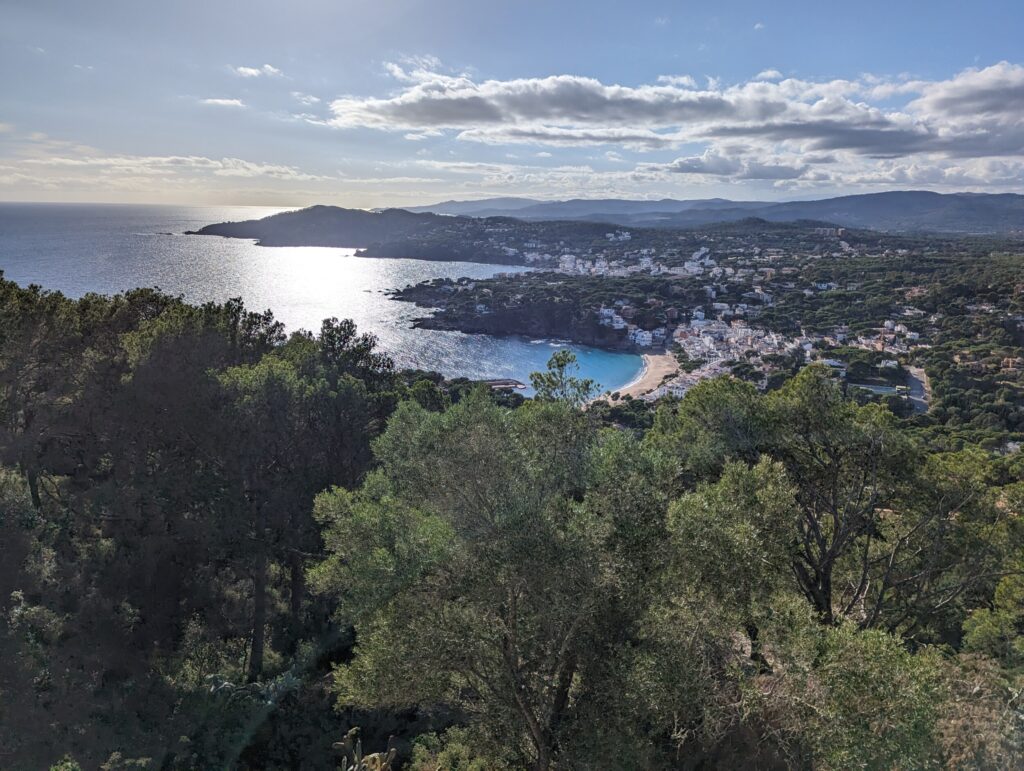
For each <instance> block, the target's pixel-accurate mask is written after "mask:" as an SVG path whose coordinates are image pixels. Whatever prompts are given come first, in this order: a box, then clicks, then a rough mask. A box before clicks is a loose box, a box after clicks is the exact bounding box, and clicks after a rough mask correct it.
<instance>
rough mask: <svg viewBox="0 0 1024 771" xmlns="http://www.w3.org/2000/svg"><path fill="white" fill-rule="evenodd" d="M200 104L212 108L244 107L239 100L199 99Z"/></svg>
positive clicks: (243, 103)
mask: <svg viewBox="0 0 1024 771" xmlns="http://www.w3.org/2000/svg"><path fill="white" fill-rule="evenodd" d="M199 101H200V104H208V105H211V106H213V107H245V102H243V101H242V100H241V99H200V100H199Z"/></svg>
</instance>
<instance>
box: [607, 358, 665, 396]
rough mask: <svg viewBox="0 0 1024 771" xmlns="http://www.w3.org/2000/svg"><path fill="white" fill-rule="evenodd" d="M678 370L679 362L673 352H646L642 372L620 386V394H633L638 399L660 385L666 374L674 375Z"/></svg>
mask: <svg viewBox="0 0 1024 771" xmlns="http://www.w3.org/2000/svg"><path fill="white" fill-rule="evenodd" d="M678 371H679V362H677V361H676V357H675V356H673V355H672V354H671V353H645V354H643V368H642V369H641V370H640V373H639V374H638V375H637V376H636V377H635V378H634V379H633V380H632V381H630V382H629V383H627V384H626V385H624V386H622V387H621V388H619V389H618V393H619V395H620V396H632V397H633V398H634V399H636V398H637V397H640V396H643V395H644V394H646V393H649V392H651V391H653V390H654V389H655V388H657V387H658V386H660V385H661V381H662V380H664V379H665V376H666V375H673V374H675V373H676V372H678Z"/></svg>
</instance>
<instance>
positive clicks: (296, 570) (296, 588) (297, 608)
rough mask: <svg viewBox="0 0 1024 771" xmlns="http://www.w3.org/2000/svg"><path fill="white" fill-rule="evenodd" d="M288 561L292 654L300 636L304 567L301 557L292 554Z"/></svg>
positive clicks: (303, 598) (304, 591)
mask: <svg viewBox="0 0 1024 771" xmlns="http://www.w3.org/2000/svg"><path fill="white" fill-rule="evenodd" d="M289 561H290V566H289V567H290V569H291V576H290V582H289V584H290V586H289V588H290V592H289V597H288V600H289V611H290V613H291V627H292V634H291V638H292V639H291V642H290V645H291V647H292V649H293V650H292V652H294V649H295V648H296V647H298V644H299V638H300V637H301V636H302V603H303V601H304V600H305V598H306V566H305V565H304V564H303V561H302V555H301V554H297V553H294V552H293V553H292V554H291V555H290V557H289Z"/></svg>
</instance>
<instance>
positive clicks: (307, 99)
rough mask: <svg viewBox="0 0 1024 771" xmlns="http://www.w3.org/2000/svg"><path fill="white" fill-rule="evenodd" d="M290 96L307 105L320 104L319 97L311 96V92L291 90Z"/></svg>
mask: <svg viewBox="0 0 1024 771" xmlns="http://www.w3.org/2000/svg"><path fill="white" fill-rule="evenodd" d="M292 98H293V99H295V100H296V101H297V102H301V103H302V104H304V105H307V106H312V105H314V104H320V97H318V96H313V95H312V94H304V93H302V92H301V91H292Z"/></svg>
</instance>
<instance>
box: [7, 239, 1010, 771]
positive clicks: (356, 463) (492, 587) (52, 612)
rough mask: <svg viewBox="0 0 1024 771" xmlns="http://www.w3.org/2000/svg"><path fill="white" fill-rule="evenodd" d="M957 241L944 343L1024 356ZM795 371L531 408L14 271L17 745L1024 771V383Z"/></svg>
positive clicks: (237, 760) (222, 317)
mask: <svg viewBox="0 0 1024 771" xmlns="http://www.w3.org/2000/svg"><path fill="white" fill-rule="evenodd" d="M599 235H600V234H599ZM893 259H894V260H896V262H895V263H893V264H892V265H890V267H891V268H892V273H891V274H884V275H881V274H880V275H878V276H876V277H875V278H871V277H868V278H866V279H864V282H863V283H864V286H865V288H866V289H870V287H869V284H871V282H873V281H878V282H879V283H878V287H881V286H883V285H884V286H886V287H888V288H889V289H892V288H893V287H894V286H901V285H902V284H901V282H904V281H906V280H907V279H908V277H909V276H913V275H917V273H915V272H914V271H917V270H918V268H917V267H915V266H913V265H909V264H904V261H902V259H897V258H893ZM939 262H942V261H941V260H938V258H936V262H935V263H934V264H932V263H929V262H928V261H927V260H926V261H925V263H922V264H923V265H925V267H927V268H928V269H929V270H935V271H936V274H935V275H936V276H937V277H938V278H936V284H935V286H933V287H932V288H931V289H929V290H928V292H929V295H928V297H927V298H925V301H924V303H923V304H927V305H928V307H929V310H930V311H934V312H936V313H938V312H939V311H940V310H941V309H942V308H943V307H947V306H948V307H949V308H952V309H953V310H956V311H957V313H956V314H954V313H953V312H950V313H949V315H948V317H947V318H950V319H952V317H953V316H954V315H955V316H956V319H958V320H956V321H953V320H951V321H949V324H948V329H944V330H943V331H942V334H941V335H940V336H939V338H940V339H939V343H938V346H937V348H938V347H941V346H943V345H947V343H948V344H949V345H952V344H953V343H952V342H949V341H952V340H954V339H959V338H956V337H954V336H955V335H960V334H963V335H966V336H965V337H964V338H963V340H961V341H960V342H962V343H965V344H966V348H968V349H971V350H974V351H978V350H979V348H980V347H984V346H986V345H988V346H990V348H989V349H988V350H987V352H986V354H985V355H986V356H988V355H989V354H991V356H993V357H995V356H1001V355H1002V354H1003V353H1004V352H1005V351H1007V350H1009V349H1011V348H1012V347H1013V345H1014V341H1013V340H1012V339H1011V338H1012V331H1011V330H1003V331H1002V332H998V331H997V330H994V329H993V328H992V327H991V325H989V324H988V323H986V322H983V321H981V320H979V319H978V318H977V317H976V314H975V315H974V316H972V317H971V319H972V320H971V321H970V323H969V324H968V323H966V322H965V321H964V319H965V318H966V316H967V315H968V314H967V313H966V304H967V303H969V302H970V298H971V297H972V293H974V294H977V295H978V297H979V298H981V299H984V300H986V301H991V302H1000V303H1005V301H1006V292H1005V291H1004V289H1003V288H1000V286H996V285H993V286H992V287H989V286H988V285H986V286H984V287H982V286H978V285H977V282H976V281H975V279H974V278H973V277H972V276H969V277H965V278H964V280H963V282H962V284H963V285H962V286H960V285H957V286H955V287H954V286H946V284H945V283H943V281H944V279H942V275H945V274H941V271H947V270H950V267H949V265H948V264H946V263H945V262H942V264H941V265H939V264H938V263H939ZM1014 264H1016V263H1014V261H1013V260H1009V259H1007V260H1006V261H1005V264H1003V262H1001V261H1000V260H994V262H993V263H992V264H991V265H989V267H986V268H985V269H984V275H985V276H987V277H988V279H986V280H989V279H991V280H995V279H1000V280H1003V279H1006V278H1007V277H1008V276H1009V275H1010V268H1011V267H1012V266H1013V265H1014ZM863 267H864V266H863V265H862V266H861V267H860V268H856V269H858V270H859V269H862V268H863ZM875 268H877V269H878V270H882V268H884V265H883V264H882V263H879V264H878V265H875ZM809 270H811V271H812V272H814V271H819V270H824V268H821V267H820V266H812V267H811V268H809ZM851 270H854V268H851ZM814 275H815V276H816V277H817V276H818V274H817V273H815V274H814ZM822 278H824V276H822ZM546 280H547V279H543V280H540V281H538V282H537V285H538V287H539V286H543V285H544V282H545V281H546ZM657 280H658V281H661V279H657ZM651 281H655V278H654V277H647V278H644V279H638V280H637V282H636V287H637V291H638V292H640V291H641V290H642V291H644V292H648V291H651V287H650V286H647V285H646V283H645V282H651ZM572 283H573V288H572V291H581V292H590V291H591V290H593V291H595V292H597V291H598V290H597V289H595V288H594V287H590V288H589V289H588V288H587V284H588V282H587V281H580V282H572ZM946 283H948V282H946ZM641 285H642V286H641ZM659 286H664V287H667V288H666V290H665V291H667V292H668V293H669V294H670V295H671V292H672V289H671V282H663V283H662V284H659ZM544 291H547V290H544ZM562 291H563V290H562V289H555V288H552V289H551V290H550V292H549V295H550V296H555V295H556V294H558V293H559V292H562ZM565 291H566V292H569V291H570V290H569V289H565ZM600 291H602V292H603V291H605V289H600ZM609 291H610V290H609ZM851 291H852V290H851ZM800 294H801V296H802V293H800ZM823 294H826V295H830V294H833V293H832V292H826V293H823ZM836 294H839V295H842V294H844V292H842V291H837V292H836ZM879 294H880V292H875V291H874V289H871V291H870V292H868V291H865V303H866V305H868V306H870V307H869V308H867V310H864V313H865V314H869V313H870V314H875V313H878V312H880V311H881V310H882V308H883V305H884V304H880V302H881V301H880V299H879ZM558 296H561V295H558ZM567 296H568V295H567ZM593 297H594V298H596V297H598V294H594V295H593ZM847 299H849V298H847ZM601 301H602V302H603V301H604V300H601ZM651 307H652V308H654V307H656V306H651ZM889 310H894V309H892V308H888V307H886V308H885V311H886V312H888V311H889ZM861 311H862V308H861V307H860V306H857V308H856V309H854V310H853V311H851V312H852V313H853V314H855V315H856V314H860V313H861ZM960 311H964V312H963V313H960ZM773 312H774V311H770V309H769V312H768V314H767V316H768V319H769V320H771V316H772V313H773ZM838 312H839V309H838V307H831V302H829V303H825V304H821V303H819V304H817V305H814V307H812V308H811V309H810V311H809V313H810V315H809V317H808V323H809V324H827V323H832V320H833V319H832V315H833V314H834V313H838ZM865 318H866V316H865ZM776 321H779V319H776ZM780 323H781V321H780ZM863 323H867V322H866V321H864V322H863ZM942 323H945V322H942ZM946 334H948V335H949V337H948V338H947V337H943V335H946ZM978 335H981V336H982V338H985V336H988V338H987V342H981V343H979V339H980V338H978ZM943 341H945V342H943ZM957 345H960V343H957ZM933 350H935V349H933ZM937 361H938V360H937V359H936V360H935V361H929V362H926V364H927V365H928V366H929V367H930V368H934V367H937V366H939V365H938V363H937ZM770 364H771V366H772V367H774V368H775V370H774V371H775V372H776V373H782V375H784V376H782V377H777V378H774V379H773V380H772V381H771V382H770V384H769V385H770V390H769V392H768V393H760V392H759V391H758V390H757V389H756V388H755V387H753V386H752V385H751V384H749V383H745V382H742V381H740V380H739V379H736V378H719V379H716V380H713V381H707V382H704V383H702V384H700V385H699V386H697V387H695V388H693V389H692V390H691V391H690V392H689V393H688V394H687V395H686V397H685V398H683V399H682V400H680V401H678V402H675V403H672V404H669V405H663V406H661V407H659V408H658V409H657V412H656V413H654V412H653V410H652V408H651V407H650V406H649V405H648V404H647V403H645V402H642V401H638V400H632V399H621V400H617V401H614V403H588V400H589V399H590V397H591V396H592V384H590V383H588V382H587V381H585V380H580V379H579V378H577V377H576V374H575V371H574V365H575V362H574V361H573V359H572V357H571V355H570V354H568V353H567V352H559V353H558V354H556V355H555V356H553V357H552V361H551V363H550V366H549V369H548V371H547V372H544V373H538V375H537V377H536V378H535V379H534V386H535V388H536V391H537V398H536V399H532V400H529V401H525V402H524V400H523V399H522V397H521V396H518V395H511V396H510V395H508V394H500V393H494V392H491V391H490V390H489V389H487V388H483V387H474V386H473V384H471V383H469V382H468V381H463V382H446V381H444V380H443V379H442V378H441V377H440V376H439V375H436V374H430V373H422V372H409V373H402V372H396V371H395V370H394V367H393V366H392V364H391V363H390V361H388V360H387V358H386V357H383V356H382V355H381V354H379V353H378V352H377V351H376V347H375V341H374V340H373V339H372V337H370V336H366V335H361V334H359V333H358V332H357V331H356V329H355V327H354V325H352V324H351V323H350V322H345V321H341V322H339V321H336V320H328V321H326V322H325V323H324V325H323V326H322V327H321V329H320V331H319V332H318V333H317V334H311V333H306V332H297V333H293V334H291V335H290V336H287V337H286V336H285V335H284V332H283V330H282V328H281V326H280V324H278V323H277V322H276V321H275V320H274V319H273V317H272V316H271V315H270V314H266V313H250V312H247V311H246V310H245V309H244V307H243V306H242V305H241V303H240V302H238V301H231V302H228V303H224V304H209V305H204V306H201V307H193V306H189V305H187V304H185V303H183V302H182V301H181V300H180V299H178V298H173V297H167V296H165V295H162V294H160V293H158V292H153V291H138V292H131V293H127V294H125V295H120V296H117V297H113V298H102V297H95V296H90V297H86V298H83V299H82V300H79V301H71V300H68V299H67V298H64V297H61V296H60V295H56V294H50V293H46V292H42V291H41V290H38V289H32V288H30V289H20V288H18V287H15V286H14V285H12V284H9V283H8V282H2V281H0V464H2V465H0V614H2V617H3V623H2V624H0V693H2V704H0V747H2V748H3V753H4V754H3V758H4V761H3V762H4V763H5V764H8V765H11V767H15V768H20V767H26V768H34V767H47V766H48V765H51V764H54V763H56V764H58V765H56V766H54V767H55V768H64V769H65V771H71V769H74V768H78V767H79V765H78V764H79V763H81V766H82V767H90V768H111V769H113V768H137V767H156V766H159V767H161V768H167V769H179V768H180V769H183V768H228V767H238V768H257V767H282V768H284V767H303V768H314V769H325V770H326V769H334V768H336V767H337V765H338V763H339V762H340V761H341V760H342V758H343V761H344V763H345V764H346V766H353V765H354V766H355V767H359V766H366V767H378V768H379V767H382V765H388V764H395V765H397V764H398V763H404V764H406V766H409V767H413V768H417V769H420V770H421V771H428V770H432V769H436V771H440V769H442V768H444V769H465V770H466V771H470V770H472V769H483V768H487V769H491V768H495V769H499V770H500V769H506V768H507V769H511V768H524V767H530V768H532V769H537V770H538V771H539V770H540V769H550V768H555V767H557V768H565V769H573V768H580V769H582V768H624V769H638V770H639V769H669V768H678V767H680V766H681V765H682V766H685V767H703V768H748V767H763V768H767V767H772V768H777V767H801V768H825V769H830V768H835V769H839V768H851V767H853V768H858V767H859V768H931V767H943V766H944V767H950V768H953V767H971V768H973V767H978V768H999V769H1002V768H1007V769H1009V768H1016V767H1019V766H1020V765H1021V760H1022V757H1024V755H1022V753H1024V734H1022V731H1024V728H1022V726H1024V721H1022V719H1021V706H1020V690H1021V686H1022V685H1024V682H1022V680H1021V672H1022V669H1024V651H1022V648H1021V643H1020V640H1021V637H1022V632H1024V626H1022V624H1024V621H1022V616H1021V606H1022V603H1024V599H1022V597H1024V588H1022V583H1021V580H1020V578H1021V570H1022V567H1021V564H1020V554H1021V553H1022V549H1024V525H1022V521H1024V520H1022V519H1021V515H1022V513H1024V487H1022V484H1024V482H1022V480H1024V470H1022V469H1024V467H1022V466H1021V463H1020V462H1019V456H1013V455H1007V456H1005V457H1004V456H998V455H996V454H994V453H993V452H992V451H991V450H992V449H997V450H1000V451H1001V450H1002V448H1004V447H1007V448H1008V447H1010V446H1011V445H1006V440H1007V439H1008V438H1009V437H1011V436H1012V434H1010V433H1009V432H1008V427H1010V426H1011V425H1015V424H1014V423H1013V421H1014V420H1016V418H1015V414H1016V413H1015V412H1014V409H1016V406H1015V401H1014V399H1015V397H1014V393H1015V392H1014V391H1013V390H1012V384H1007V383H1002V384H999V385H997V379H996V378H995V376H994V375H992V376H991V377H990V376H989V375H986V374H985V373H984V372H983V371H980V370H979V371H978V372H973V371H972V373H971V375H970V381H971V382H970V383H969V385H970V387H969V388H967V389H966V390H964V391H963V393H962V394H957V393H956V388H957V387H958V386H957V383H963V384H965V385H968V383H967V381H964V380H963V378H964V377H965V373H964V372H962V371H960V370H962V369H964V368H963V367H957V368H955V369H956V371H950V372H946V373H943V374H939V375H937V376H936V377H934V378H933V381H935V385H936V389H937V391H936V393H937V394H938V396H937V400H938V401H937V405H936V409H935V410H933V412H934V413H935V414H930V415H929V416H925V417H922V416H918V417H914V418H912V419H909V420H900V419H898V418H897V417H896V416H894V415H893V414H892V413H890V412H889V411H888V410H886V409H885V408H884V407H883V406H881V405H878V404H863V405H862V404H858V403H857V401H856V400H853V399H850V398H848V395H847V394H846V393H844V389H843V387H842V385H841V383H839V382H838V381H837V380H835V379H834V378H833V377H832V375H831V374H830V373H829V372H828V371H827V370H826V369H825V368H822V367H817V366H812V367H806V368H803V369H801V370H800V371H799V372H797V371H796V370H797V368H798V365H799V364H802V362H797V361H796V360H795V359H794V360H787V359H786V357H781V358H780V359H779V360H777V361H774V362H770ZM862 364H863V367H873V366H874V363H873V360H872V359H871V357H863V359H862ZM981 365H984V366H982V370H984V367H985V366H988V364H986V363H985V361H981V362H980V364H979V366H981ZM971 366H972V367H974V365H973V364H972V365H971ZM865 371H866V370H865ZM790 374H792V375H793V376H792V377H789V375H790ZM990 374H991V373H990ZM990 386H991V388H990ZM943 389H945V390H943ZM993 389H994V390H993ZM973 391H977V393H978V394H985V397H984V399H985V401H984V406H983V408H982V409H981V410H980V411H977V412H974V414H972V408H971V407H970V405H969V400H970V399H971V398H974V394H973V393H972V392H973ZM989 396H991V397H992V398H991V399H990V398H989ZM940 416H941V418H940ZM940 419H941V420H944V421H947V423H948V425H947V427H946V428H943V429H942V431H952V433H945V434H942V433H941V432H940V431H939V430H938V426H937V423H936V421H938V420H940ZM950 427H952V428H950ZM942 437H945V438H944V439H943V440H942V441H938V440H939V439H940V438H942ZM971 437H975V438H977V437H981V438H982V439H984V440H985V441H986V442H987V445H986V447H977V446H964V442H965V441H966V440H967V439H969V438H971ZM946 440H948V441H946ZM354 725H359V726H362V727H363V731H364V732H363V734H362V736H363V744H364V745H365V746H366V747H368V748H375V749H379V748H384V747H388V750H387V751H385V752H384V754H383V755H382V756H381V755H377V756H376V757H375V756H374V755H373V754H367V755H363V753H362V745H359V746H357V745H356V743H355V740H354V738H352V737H353V736H354V735H353V734H352V733H351V729H352V726H354ZM339 736H347V737H350V738H352V740H351V741H350V742H348V744H345V743H344V742H342V743H340V746H333V745H339V743H337V742H336V740H337V738H338V737H339ZM392 738H393V741H392ZM391 750H394V752H391ZM339 752H340V753H341V755H342V758H339V754H338V753H339ZM65 753H68V754H67V755H66V756H65ZM62 757H63V758H64V759H63V760H61V758H62ZM73 758H74V759H77V761H76V760H74V759H73ZM374 764H376V766H374Z"/></svg>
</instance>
